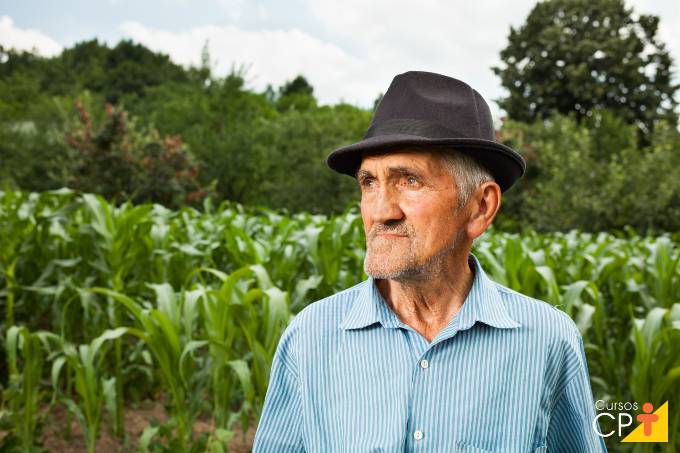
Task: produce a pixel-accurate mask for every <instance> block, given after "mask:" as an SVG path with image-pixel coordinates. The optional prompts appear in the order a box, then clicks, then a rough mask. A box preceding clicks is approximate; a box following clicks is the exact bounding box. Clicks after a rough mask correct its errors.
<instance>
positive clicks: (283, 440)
mask: <svg viewBox="0 0 680 453" xmlns="http://www.w3.org/2000/svg"><path fill="white" fill-rule="evenodd" d="M293 331H294V329H293V324H292V323H291V325H289V326H288V327H287V328H286V330H285V331H284V333H283V335H281V339H280V340H279V344H278V346H277V348H276V352H275V353H274V360H273V362H272V368H271V375H270V378H269V387H268V388H267V395H266V396H265V400H264V408H263V409H262V416H261V417H260V423H259V425H258V427H257V431H256V432H255V440H254V444H253V453H270V452H271V453H273V452H276V453H278V452H304V451H305V448H304V444H303V440H302V417H301V401H300V385H299V379H298V374H297V367H296V365H295V356H294V353H293Z"/></svg>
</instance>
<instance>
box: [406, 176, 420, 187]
mask: <svg viewBox="0 0 680 453" xmlns="http://www.w3.org/2000/svg"><path fill="white" fill-rule="evenodd" d="M406 182H407V183H408V184H409V185H410V186H413V185H416V184H418V180H417V179H416V178H414V177H413V176H409V177H408V178H407V179H406Z"/></svg>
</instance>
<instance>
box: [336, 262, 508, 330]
mask: <svg viewBox="0 0 680 453" xmlns="http://www.w3.org/2000/svg"><path fill="white" fill-rule="evenodd" d="M468 262H469V263H470V265H471V266H472V267H473V268H474V270H475V276H474V280H473V282H472V287H471V288H470V292H469V293H468V295H467V297H466V298H465V302H464V303H463V306H462V307H461V309H460V311H459V312H458V314H457V315H456V316H455V317H454V318H453V319H452V320H451V322H450V323H449V325H448V326H447V327H446V328H445V329H444V330H450V329H454V330H465V329H469V328H470V327H472V326H473V325H474V324H475V323H476V322H477V321H480V322H483V323H484V324H487V325H489V326H491V327H496V328H499V329H511V328H516V327H520V324H519V323H518V322H517V321H515V320H514V319H512V318H511V317H510V314H509V313H508V310H507V309H506V308H505V305H504V304H503V301H502V300H501V296H500V294H499V293H498V289H497V288H496V284H495V283H494V282H493V281H492V280H491V279H490V278H489V277H488V276H487V275H486V273H485V272H484V270H483V269H482V267H481V265H480V264H479V261H478V260H477V257H475V256H474V255H473V254H470V256H469V257H468ZM376 322H379V323H380V324H381V325H382V326H383V327H388V328H396V327H399V326H400V325H403V323H402V322H401V321H400V320H399V317H398V316H397V315H396V314H395V313H394V312H393V311H392V309H391V308H390V307H389V306H388V305H387V303H386V302H385V299H384V298H383V297H382V295H381V294H380V291H379V290H378V287H377V286H376V284H375V280H374V279H373V277H368V279H367V280H365V281H364V282H363V285H361V286H360V289H359V294H358V295H357V298H356V300H355V301H354V304H353V305H352V307H351V308H350V309H349V310H348V312H347V313H346V314H345V316H344V318H343V320H342V323H341V324H340V327H341V328H342V329H361V328H362V327H367V326H370V325H372V324H375V323H376Z"/></svg>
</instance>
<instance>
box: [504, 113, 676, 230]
mask: <svg viewBox="0 0 680 453" xmlns="http://www.w3.org/2000/svg"><path fill="white" fill-rule="evenodd" d="M501 137H502V139H503V140H504V141H505V142H506V143H508V144H509V145H510V146H514V147H515V148H516V149H518V150H519V151H520V152H521V153H522V154H523V155H524V157H525V159H526V160H527V166H528V169H527V175H526V177H525V178H524V180H520V182H519V183H518V185H517V187H516V188H513V190H512V191H510V192H509V193H508V195H507V201H508V202H507V203H505V205H506V211H505V213H504V215H505V216H506V218H507V217H510V218H512V219H514V220H516V221H518V222H521V223H523V224H525V223H526V224H530V225H532V226H533V227H534V228H536V229H538V230H543V231H546V230H548V231H560V230H561V231H564V230H568V229H572V228H578V229H582V230H587V231H598V230H606V229H622V228H624V227H625V226H627V225H628V226H632V227H633V228H635V229H638V230H641V231H645V230H666V231H677V230H680V183H679V181H680V132H678V130H677V129H674V128H673V127H672V126H670V125H668V124H665V123H659V124H657V126H656V127H655V134H654V135H653V136H652V138H651V143H650V145H648V146H646V147H643V148H638V146H637V140H636V130H635V127H634V126H628V125H626V124H625V123H623V121H622V120H620V119H618V118H617V117H615V116H613V115H612V114H611V113H609V112H607V111H599V112H596V113H595V115H593V117H592V118H590V119H589V120H588V121H584V122H582V123H581V124H578V123H577V122H576V120H575V119H574V118H572V117H562V116H554V117H552V118H550V119H549V120H545V121H540V122H536V123H534V124H531V125H526V124H522V123H516V122H511V121H510V122H506V123H505V124H504V126H503V129H502V131H501Z"/></svg>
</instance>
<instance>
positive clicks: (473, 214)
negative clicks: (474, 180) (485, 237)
mask: <svg viewBox="0 0 680 453" xmlns="http://www.w3.org/2000/svg"><path fill="white" fill-rule="evenodd" d="M468 204H469V205H470V206H469V209H470V215H469V220H468V222H467V227H466V230H467V234H468V236H469V237H470V239H476V238H478V237H479V236H481V235H482V234H483V233H484V232H485V231H486V229H487V228H489V225H491V222H493V219H494V218H495V217H496V214H497V213H498V210H499V209H500V207H501V188H500V186H499V185H498V184H496V183H495V182H492V181H489V182H485V183H483V184H481V185H480V186H479V187H478V188H477V190H475V191H474V193H473V194H472V195H471V196H470V200H469V201H468Z"/></svg>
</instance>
